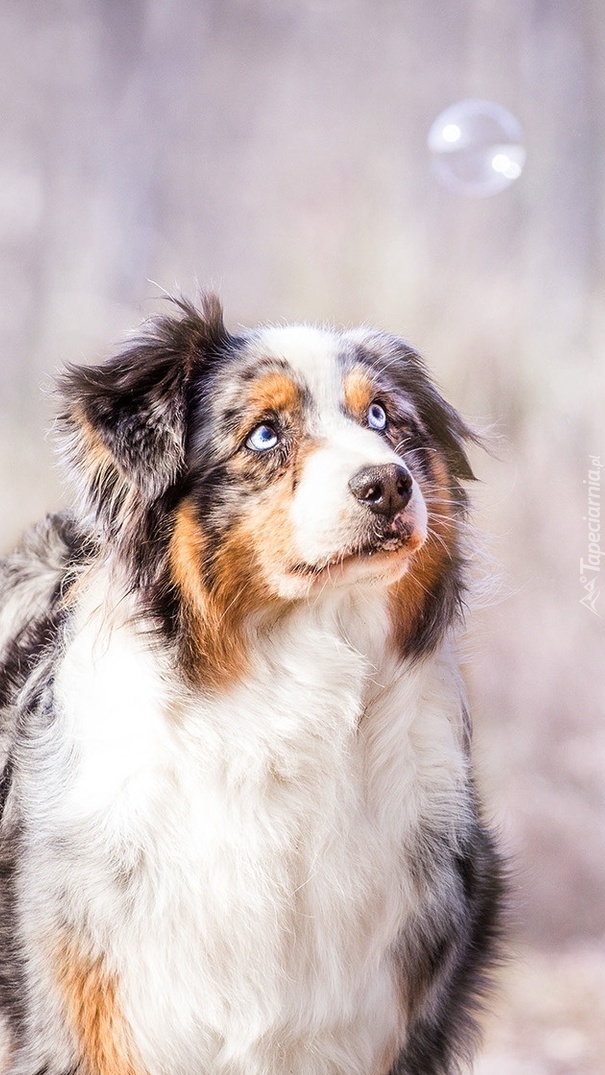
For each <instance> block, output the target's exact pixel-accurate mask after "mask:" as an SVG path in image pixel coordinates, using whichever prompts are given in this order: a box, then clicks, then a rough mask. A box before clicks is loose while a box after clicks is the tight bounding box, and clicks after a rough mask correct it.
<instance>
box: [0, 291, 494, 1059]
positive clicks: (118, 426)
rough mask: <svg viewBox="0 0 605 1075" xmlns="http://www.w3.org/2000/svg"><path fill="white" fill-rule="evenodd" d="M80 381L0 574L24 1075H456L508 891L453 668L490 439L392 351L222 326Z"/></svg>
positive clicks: (80, 376)
mask: <svg viewBox="0 0 605 1075" xmlns="http://www.w3.org/2000/svg"><path fill="white" fill-rule="evenodd" d="M177 306H178V310H177V311H176V313H175V315H174V316H173V317H166V318H160V319H158V320H156V321H154V322H153V323H151V324H150V325H149V326H148V328H147V330H146V331H145V333H144V335H143V336H142V337H141V338H140V339H138V340H135V341H134V342H132V343H131V344H130V345H129V346H128V347H127V348H126V349H125V350H124V351H123V352H122V353H120V354H119V355H117V356H116V357H114V358H112V359H111V360H110V361H108V362H107V363H105V364H104V365H100V366H97V367H82V368H79V367H75V368H72V369H70V370H68V371H67V373H66V374H65V375H64V377H63V379H62V383H61V392H62V396H63V401H64V405H63V412H62V415H61V418H60V424H61V429H62V435H63V441H64V446H65V452H66V456H67V459H68V464H69V467H70V468H71V471H72V474H73V476H74V478H75V484H76V488H77V493H78V497H77V502H76V507H75V509H74V511H73V512H72V513H70V514H66V515H62V516H52V517H49V518H48V519H47V520H46V521H45V522H44V523H43V524H42V525H40V526H38V527H37V528H35V529H34V530H33V531H32V532H30V533H29V534H28V535H27V536H26V537H25V539H24V542H23V543H22V545H21V546H20V547H19V548H18V549H17V550H16V551H15V552H14V553H13V554H12V555H11V556H9V557H8V558H7V559H6V560H5V561H4V562H3V563H2V566H1V567H0V596H1V603H0V662H1V663H0V706H1V707H2V708H1V723H0V749H1V750H2V751H3V760H2V762H1V766H0V771H1V772H2V779H1V782H0V810H1V812H2V822H1V829H0V874H1V877H0V881H1V884H0V900H1V904H2V905H1V907H0V931H1V932H0V941H1V945H2V951H1V954H0V1033H1V1030H2V1029H3V1030H4V1034H5V1037H6V1041H7V1046H6V1048H7V1051H8V1055H9V1059H8V1060H7V1061H6V1064H7V1067H6V1068H5V1070H7V1071H8V1072H10V1075H76V1073H78V1075H201V1073H205V1075H286V1073H287V1075H445V1073H450V1072H453V1071H454V1070H457V1068H458V1065H459V1063H460V1062H462V1061H465V1060H466V1059H467V1058H468V1056H469V1055H470V1051H471V1049H472V1045H473V1043H474V1039H475V1020H474V1014H475V1012H476V1009H477V1005H478V1003H479V1001H480V998H481V996H482V994H483V992H484V989H485V987H486V972H487V971H488V970H489V967H490V965H491V962H492V961H493V958H494V954H495V948H496V940H497V936H498V930H499V917H500V906H501V896H502V881H501V866H500V861H499V858H498V856H497V853H496V851H495V850H494V846H493V841H492V838H491V836H490V835H489V833H488V831H487V830H486V828H485V826H484V825H483V824H482V822H481V820H480V816H479V811H478V807H477V801H476V796H475V793H474V790H473V780H472V769H471V760H470V748H469V740H470V730H469V720H468V716H467V711H466V705H465V700H464V691H463V687H462V684H461V681H460V676H459V673H458V670H457V666H456V661H455V658H454V656H453V652H452V634H453V631H454V628H455V625H456V621H457V620H458V618H459V615H460V610H461V604H462V597H463V592H464V585H465V566H466V558H467V553H466V550H465V543H464V538H463V535H464V533H465V530H464V527H465V523H464V519H465V512H466V495H465V492H464V488H463V482H464V481H466V480H468V479H470V478H472V473H471V470H470V467H469V464H468V461H467V458H466V455H465V450H464V444H465V441H467V440H468V439H469V438H471V439H472V438H473V434H472V433H471V431H470V430H469V428H468V427H467V426H466V425H465V423H464V422H463V421H462V420H461V418H460V417H459V415H458V414H457V413H456V412H455V411H454V410H453V409H452V408H451V407H450V406H449V405H448V404H447V403H445V401H444V400H443V399H442V398H441V396H440V395H439V393H438V392H437V390H436V389H435V387H434V386H433V384H432V383H431V381H430V379H429V377H428V374H427V372H426V369H425V367H424V365H423V363H422V361H421V359H420V358H419V357H418V355H417V354H416V353H415V352H414V351H413V350H412V349H411V348H410V347H409V346H407V345H406V344H405V343H403V342H402V341H401V340H399V339H397V338H394V337H391V336H388V335H386V334H384V333H380V332H371V331H366V330H356V331H352V332H344V333H337V332H335V331H331V330H326V329H321V330H320V329H315V328H309V327H303V326H294V327H283V328H264V329H260V330H256V331H246V332H242V333H241V334H240V335H237V336H233V335H231V334H229V333H228V332H227V330H226V329H225V326H224V324H223V320H222V313H221V309H220V305H219V303H218V300H217V299H216V298H214V297H212V296H208V297H206V298H205V300H204V303H203V308H202V310H201V311H198V310H196V309H194V308H193V307H192V306H190V305H189V304H187V303H185V302H179V303H177Z"/></svg>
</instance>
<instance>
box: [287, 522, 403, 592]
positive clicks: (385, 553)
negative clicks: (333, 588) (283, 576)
mask: <svg viewBox="0 0 605 1075" xmlns="http://www.w3.org/2000/svg"><path fill="white" fill-rule="evenodd" d="M423 544H424V535H423V534H422V533H421V532H420V531H419V530H418V529H417V528H416V527H415V526H414V525H413V524H412V523H411V522H408V521H407V520H406V521H403V520H399V519H396V520H395V521H394V523H393V526H392V527H391V528H390V529H389V530H388V531H387V532H386V533H384V534H381V535H374V536H372V538H371V539H370V540H366V541H362V542H359V543H357V544H354V545H351V546H349V547H346V548H345V549H343V550H341V551H340V552H339V553H337V554H336V555H335V556H331V557H328V558H326V559H325V560H321V561H319V562H318V563H315V564H309V563H305V562H301V563H297V564H293V565H292V567H290V568H289V573H290V574H293V575H298V576H299V577H300V576H306V577H309V578H316V577H317V576H319V575H323V574H329V573H330V572H332V571H335V570H337V569H339V568H340V569H344V568H346V567H347V566H348V565H350V564H353V563H359V562H360V561H363V560H369V559H370V558H372V557H374V558H376V559H380V560H386V559H388V558H390V557H392V556H393V555H394V554H400V555H401V556H403V555H404V554H405V555H406V556H409V555H411V554H412V553H415V552H417V550H418V549H419V548H420V546H421V545H423Z"/></svg>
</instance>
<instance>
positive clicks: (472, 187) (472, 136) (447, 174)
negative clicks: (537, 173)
mask: <svg viewBox="0 0 605 1075" xmlns="http://www.w3.org/2000/svg"><path fill="white" fill-rule="evenodd" d="M522 140H523V129H522V127H521V124H520V123H519V121H518V120H517V119H516V118H515V116H513V114H512V112H509V111H508V109H506V108H503V107H502V105H499V104H496V103H495V101H481V100H478V99H475V98H473V99H471V100H468V101H457V102H456V104H453V105H450V107H449V108H446V109H445V111H444V112H440V113H439V115H438V116H437V118H436V120H435V121H434V123H433V124H432V126H431V129H430V131H429V134H428V139H427V142H428V147H429V150H430V152H431V160H432V165H433V171H434V172H435V175H437V176H438V178H439V179H440V180H441V182H442V183H443V184H444V185H445V186H446V187H449V189H450V190H453V191H455V192H456V193H457V194H466V195H467V196H468V197H471V198H485V197H488V196H489V195H490V194H498V192H499V191H501V190H505V189H506V187H509V186H510V185H511V183H514V181H515V179H518V178H519V176H520V175H521V172H522V171H523V165H524V164H525V156H526V153H525V149H524V147H523V145H522Z"/></svg>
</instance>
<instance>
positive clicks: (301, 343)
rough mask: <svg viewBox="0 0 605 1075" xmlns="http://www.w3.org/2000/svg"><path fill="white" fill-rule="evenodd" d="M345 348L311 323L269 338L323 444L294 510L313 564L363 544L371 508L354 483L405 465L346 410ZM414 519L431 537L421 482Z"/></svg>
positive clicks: (268, 346) (296, 532)
mask: <svg viewBox="0 0 605 1075" xmlns="http://www.w3.org/2000/svg"><path fill="white" fill-rule="evenodd" d="M339 346H340V340H339V337H338V336H337V335H335V334H334V333H330V332H325V331H322V330H320V329H315V328H308V327H305V326H300V327H299V326H289V327H287V328H283V329H270V330H268V331H267V333H266V334H265V335H264V337H263V350H264V351H265V352H266V351H267V350H268V352H269V353H270V354H271V353H272V354H275V356H276V357H279V358H281V359H285V360H286V361H287V362H288V364H289V365H290V366H291V367H292V369H293V370H294V371H295V372H296V374H297V375H298V376H299V377H300V378H301V380H302V381H303V383H304V384H305V387H306V388H307V389H308V391H309V393H310V395H311V398H312V401H313V403H312V414H311V418H310V420H311V428H310V430H309V432H310V433H311V435H312V436H313V438H314V440H315V442H316V446H315V447H314V448H313V449H312V450H311V451H310V452H309V453H308V455H307V457H306V459H305V461H304V464H303V467H302V471H301V475H300V479H299V482H298V485H297V487H296V490H295V492H294V496H293V498H292V503H291V506H290V518H291V521H292V524H293V537H294V541H295V543H296V549H295V550H293V552H294V553H295V556H296V557H297V559H298V560H299V561H300V562H301V563H305V564H308V565H321V564H322V563H325V562H327V561H329V560H333V559H337V558H338V557H339V556H340V555H343V554H346V553H347V551H349V550H350V548H351V546H352V545H355V543H356V540H357V539H358V531H359V528H360V526H362V525H363V521H364V518H366V513H367V510H368V509H367V508H364V507H363V506H362V505H360V503H359V501H358V500H356V498H355V497H354V496H353V494H352V493H351V490H350V488H349V482H350V480H351V478H353V476H354V475H355V474H357V473H358V472H359V471H360V470H362V469H363V468H365V467H373V466H380V465H384V464H388V463H395V464H399V465H401V463H402V460H401V458H400V456H398V455H396V453H395V452H394V451H393V450H392V448H391V447H390V446H389V445H388V444H387V442H386V441H385V440H384V438H383V437H382V436H381V435H380V434H379V433H378V432H376V431H374V430H372V429H369V428H367V427H364V426H360V425H359V423H358V422H356V421H354V420H353V419H352V418H349V417H347V416H346V414H344V413H343V410H342V402H343V401H342V394H343V387H342V368H341V365H340V362H339V361H338V350H339ZM407 514H408V515H409V518H410V520H411V521H413V522H414V526H415V529H416V530H417V531H418V532H419V533H420V534H421V536H422V540H424V538H425V536H426V525H427V511H426V506H425V503H424V498H423V496H422V493H421V492H420V489H419V487H418V484H417V482H416V481H414V484H413V491H412V497H411V499H410V502H409V505H408V508H407Z"/></svg>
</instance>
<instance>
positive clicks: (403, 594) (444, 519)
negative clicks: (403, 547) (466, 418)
mask: <svg viewBox="0 0 605 1075" xmlns="http://www.w3.org/2000/svg"><path fill="white" fill-rule="evenodd" d="M431 470H432V475H433V477H432V481H431V483H430V485H428V486H427V487H426V489H425V488H423V481H422V478H418V477H417V480H418V481H419V484H420V488H421V490H422V492H423V495H426V499H427V510H428V527H429V533H428V536H427V539H426V541H425V543H424V545H423V546H422V548H421V549H419V551H418V552H417V553H416V554H415V555H414V558H413V560H412V562H411V564H410V567H409V570H408V571H407V573H406V574H405V575H403V577H402V578H400V579H399V580H398V581H397V582H396V583H395V585H394V586H393V587H392V590H391V615H392V619H393V623H394V626H395V631H396V635H397V641H398V644H399V645H400V647H401V648H402V649H403V650H404V651H405V649H406V647H407V645H408V644H409V642H410V641H411V640H412V639H413V638H414V636H415V634H416V633H417V631H418V628H419V625H420V620H421V619H422V614H423V612H424V609H425V606H426V602H427V600H430V595H431V593H432V591H433V588H434V586H435V584H436V583H437V582H438V580H439V578H440V577H442V576H443V575H444V573H445V572H447V571H449V569H450V564H451V560H452V555H453V554H454V551H455V540H456V521H455V510H454V506H453V504H452V502H451V501H452V498H451V493H450V488H449V474H448V470H447V466H446V464H445V462H444V460H443V459H442V458H441V456H440V455H439V454H438V453H434V454H433V455H432V456H431Z"/></svg>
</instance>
